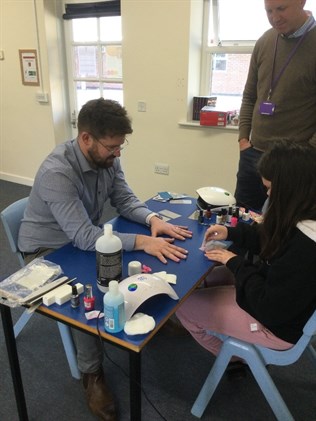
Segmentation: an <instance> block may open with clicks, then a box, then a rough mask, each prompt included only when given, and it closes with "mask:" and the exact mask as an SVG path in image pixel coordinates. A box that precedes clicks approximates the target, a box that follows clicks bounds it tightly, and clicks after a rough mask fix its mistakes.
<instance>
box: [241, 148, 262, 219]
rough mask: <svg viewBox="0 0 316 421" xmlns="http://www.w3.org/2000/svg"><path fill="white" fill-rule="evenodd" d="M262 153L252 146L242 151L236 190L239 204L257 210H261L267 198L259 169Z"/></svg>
mask: <svg viewBox="0 0 316 421" xmlns="http://www.w3.org/2000/svg"><path fill="white" fill-rule="evenodd" d="M261 155H262V152H261V151H258V150H257V149H254V148H252V147H251V148H247V149H245V150H244V151H241V152H240V157H239V166H238V173H237V184H236V191H235V198H236V202H237V205H239V206H243V207H245V208H250V209H252V210H255V211H261V209H262V206H263V204H264V202H265V201H266V199H267V193H266V188H265V187H264V185H263V184H262V180H261V176H260V175H259V173H258V170H257V163H258V161H259V158H260V157H261Z"/></svg>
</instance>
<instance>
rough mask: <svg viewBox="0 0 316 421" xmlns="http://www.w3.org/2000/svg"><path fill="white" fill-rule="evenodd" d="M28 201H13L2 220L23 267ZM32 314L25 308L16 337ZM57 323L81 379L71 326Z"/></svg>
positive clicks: (73, 368) (72, 367) (73, 370)
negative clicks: (23, 226) (22, 240)
mask: <svg viewBox="0 0 316 421" xmlns="http://www.w3.org/2000/svg"><path fill="white" fill-rule="evenodd" d="M27 201H28V197H24V198H23V199H20V200H17V201H16V202H14V203H12V204H11V205H9V206H8V207H7V208H5V209H4V210H3V211H2V212H1V220H2V223H3V226H4V230H5V233H6V235H7V238H8V241H9V244H10V247H11V250H12V252H13V253H14V254H15V255H16V256H17V258H18V260H19V263H20V266H21V267H23V266H24V265H25V264H24V259H23V256H22V253H21V252H20V250H19V248H18V236H19V229H20V225H21V220H22V218H23V215H24V210H25V208H26V204H27ZM31 316H32V313H29V312H28V311H27V310H25V311H24V313H23V314H22V315H21V316H20V318H19V320H18V321H17V322H16V324H15V325H14V336H15V337H16V338H17V337H18V335H19V334H20V333H21V331H22V330H23V328H24V326H25V325H26V324H27V322H28V321H29V319H30V317H31ZM57 325H58V329H59V332H60V336H61V339H62V343H63V346H64V349H65V353H66V357H67V361H68V364H69V368H70V371H71V374H72V376H73V377H74V378H75V379H78V380H79V379H80V377H81V375H80V371H79V369H78V365H77V358H76V349H75V345H74V341H73V338H72V334H71V330H70V328H69V326H66V325H65V324H63V323H60V322H57Z"/></svg>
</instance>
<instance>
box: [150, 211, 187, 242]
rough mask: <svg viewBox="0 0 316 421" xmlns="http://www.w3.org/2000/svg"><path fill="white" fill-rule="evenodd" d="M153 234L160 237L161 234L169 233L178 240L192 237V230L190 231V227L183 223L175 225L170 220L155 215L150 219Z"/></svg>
mask: <svg viewBox="0 0 316 421" xmlns="http://www.w3.org/2000/svg"><path fill="white" fill-rule="evenodd" d="M150 229H151V235H152V236H153V237H158V236H159V235H162V234H165V235H169V237H172V238H174V239H176V240H182V241H183V240H185V239H186V238H191V237H192V231H189V229H188V227H184V226H182V225H173V224H170V223H169V222H165V221H163V220H162V219H160V218H157V217H155V216H153V217H152V218H151V219H150Z"/></svg>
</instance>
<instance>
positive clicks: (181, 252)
mask: <svg viewBox="0 0 316 421" xmlns="http://www.w3.org/2000/svg"><path fill="white" fill-rule="evenodd" d="M173 241H174V239H173V238H162V237H150V236H148V235H136V241H135V247H134V250H144V251H145V252H146V253H147V254H150V255H152V256H155V257H157V258H158V259H159V260H160V261H161V262H162V263H167V259H170V260H173V261H174V262H179V261H180V260H181V259H186V258H187V254H188V251H187V250H186V249H184V248H182V247H178V246H175V245H174V244H172V243H173Z"/></svg>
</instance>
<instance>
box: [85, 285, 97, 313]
mask: <svg viewBox="0 0 316 421" xmlns="http://www.w3.org/2000/svg"><path fill="white" fill-rule="evenodd" d="M94 304H95V297H94V296H93V293H92V285H91V284H87V285H86V286H85V292H84V297H83V305H84V309H85V311H91V310H94Z"/></svg>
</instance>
